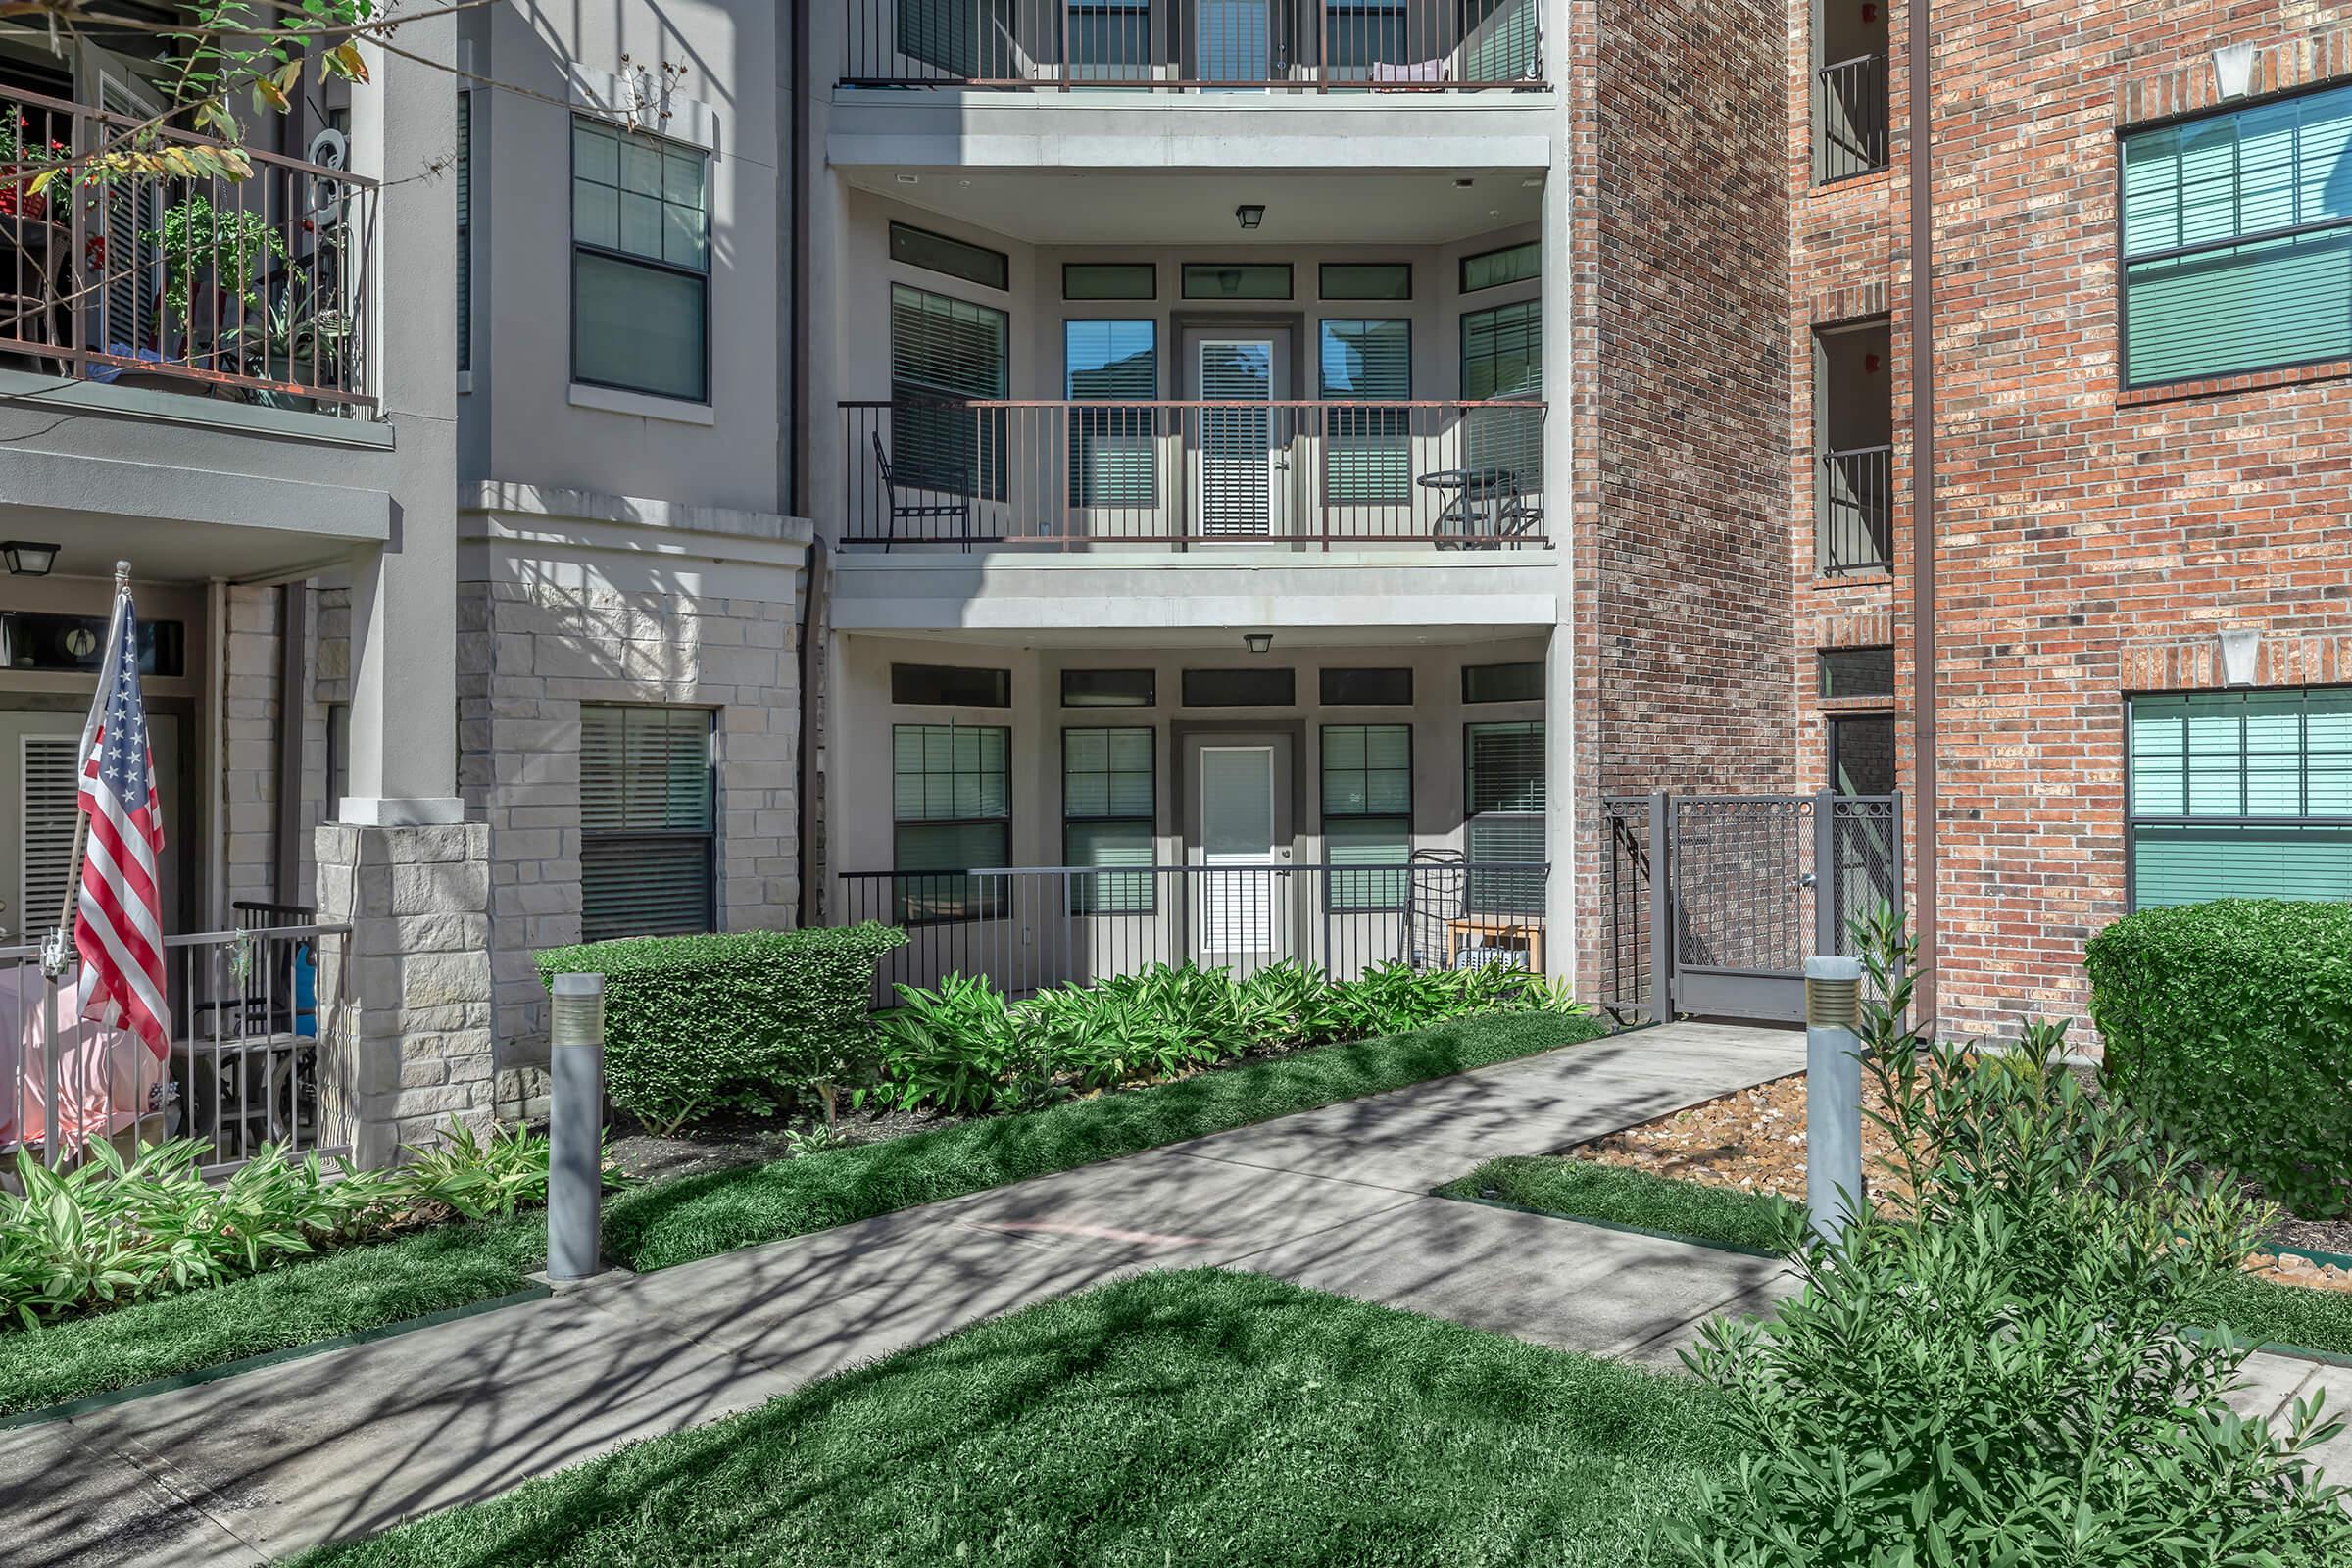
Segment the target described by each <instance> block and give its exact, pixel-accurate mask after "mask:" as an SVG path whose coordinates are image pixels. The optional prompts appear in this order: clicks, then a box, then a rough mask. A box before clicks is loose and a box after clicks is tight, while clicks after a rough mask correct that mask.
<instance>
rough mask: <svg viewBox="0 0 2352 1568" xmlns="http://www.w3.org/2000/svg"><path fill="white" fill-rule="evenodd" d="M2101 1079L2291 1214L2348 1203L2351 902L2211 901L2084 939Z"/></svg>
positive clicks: (2145, 914) (2333, 1211)
mask: <svg viewBox="0 0 2352 1568" xmlns="http://www.w3.org/2000/svg"><path fill="white" fill-rule="evenodd" d="M2083 967H2084V969H2085V970H2086V971H2087V972H2088V974H2089V976H2090V1015H2091V1018H2092V1021H2093V1022H2095V1023H2096V1024H2097V1025H2098V1027H2099V1033H2100V1034H2101V1035H2102V1036H2103V1037H2104V1039H2105V1042H2106V1047H2107V1053H2106V1062H2105V1066H2104V1068H2103V1069H2102V1077H2103V1082H2104V1083H2105V1085H2106V1086H2107V1087H2108V1088H2109V1089H2110V1090H2111V1091H2113V1092H2114V1093H2115V1094H2117V1095H2118V1096H2120V1097H2121V1098H2123V1099H2124V1100H2126V1101H2128V1102H2130V1103H2131V1105H2132V1106H2133V1107H2134V1108H2136V1109H2137V1110H2139V1111H2140V1112H2141V1113H2142V1114H2143V1115H2145V1116H2147V1117H2148V1118H2150V1119H2151V1120H2153V1121H2156V1122H2158V1123H2160V1124H2162V1125H2163V1126H2164V1127H2165V1128H2166V1129H2167V1130H2168V1131H2169V1132H2171V1133H2172V1135H2173V1136H2175V1137H2177V1138H2179V1139H2180V1140H2181V1141H2182V1142H2184V1143H2186V1144H2187V1145H2188V1146H2189V1147H2190V1148H2192V1149H2193V1150H2195V1151H2196V1152H2197V1153H2199V1154H2200V1155H2202V1156H2204V1157H2206V1158H2209V1159H2212V1160H2214V1161H2215V1162H2217V1163H2219V1164H2222V1165H2226V1166H2228V1167H2229V1168H2230V1169H2231V1170H2233V1171H2234V1172H2236V1173H2237V1174H2238V1175H2241V1176H2245V1177H2249V1178H2251V1179H2253V1180H2254V1181H2257V1182H2259V1183H2261V1184H2262V1187H2263V1190H2264V1191H2265V1192H2266V1193H2267V1194H2268V1195H2269V1196H2270V1197H2271V1198H2273V1199H2275V1200H2277V1201H2278V1202H2280V1203H2283V1204H2284V1205H2285V1206H2286V1207H2287V1208H2289V1209H2291V1210H2293V1211H2294V1212H2295V1213H2297V1214H2301V1215H2304V1216H2306V1217H2308V1218H2314V1219H2322V1218H2334V1217H2341V1216H2344V1215H2347V1214H2352V1161H2348V1160H2346V1158H2345V1157H2344V1152H2345V1151H2346V1150H2347V1149H2352V905H2343V904H2297V903H2288V902H2285V901H2283V900H2276V899H2223V900H2219V901H2216V902H2215V903H2212V904H2197V905H2186V906H2182V907H2178V908H2158V909H2142V910H2141V911H2140V912H2139V913H2137V914H2134V915H2131V917H2129V918H2128V919H2123V920H2118V921H2117V922H2115V924H2113V925H2111V926H2109V927H2108V928H2107V929H2106V930H2104V931H2102V932H2100V933H2099V934H2098V935H2097V936H2095V937H2093V938H2091V940H2090V944H2089V947H2088V949H2087V951H2086V952H2085V954H2084V956H2083Z"/></svg>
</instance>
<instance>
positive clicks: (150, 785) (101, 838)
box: [73, 588, 172, 1060]
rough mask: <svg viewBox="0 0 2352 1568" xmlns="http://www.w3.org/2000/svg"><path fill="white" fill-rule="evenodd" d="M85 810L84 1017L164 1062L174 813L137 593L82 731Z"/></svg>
mask: <svg viewBox="0 0 2352 1568" xmlns="http://www.w3.org/2000/svg"><path fill="white" fill-rule="evenodd" d="M81 752H82V759H83V760H82V767H81V796H80V801H79V803H78V804H79V808H80V809H81V811H82V812H83V813H84V814H85V815H87V816H88V817H89V819H90V823H89V851H88V854H87V855H86V856H85V858H83V860H82V862H81V903H80V910H79V913H78V915H77V917H76V918H75V920H74V922H73V946H74V949H75V950H76V952H77V953H78V954H79V955H80V957H81V967H82V998H83V1001H82V1007H81V1015H82V1016H83V1017H84V1018H86V1019H89V1020H91V1021H92V1022H95V1023H98V1024H102V1025H104V1026H106V1027H108V1028H114V1029H127V1030H129V1031H130V1032H131V1033H133V1034H135V1035H137V1036H138V1037H139V1038H140V1039H141V1040H143V1041H145V1042H146V1043H147V1049H148V1050H149V1051H152V1052H154V1053H155V1055H156V1058H157V1059H158V1060H164V1059H168V1058H169V1056H170V1054H171V1049H172V1048H171V1039H172V1021H171V1009H170V1006H169V1005H168V1004H167V1003H166V1002H165V1001H164V926H163V901H162V899H161V897H160V896H159V894H158V892H157V888H156V865H157V863H158V861H159V860H160V859H161V858H162V856H163V853H164V809H163V805H162V803H161V802H160V801H158V800H157V798H156V791H155V754H154V753H153V752H152V751H151V750H150V749H149V747H148V744H147V708H146V705H145V703H144V702H142V701H141V700H140V696H139V617H138V614H137V613H136V612H134V611H133V610H132V609H131V607H130V590H129V589H128V588H124V589H123V590H121V591H120V592H119V593H117V594H116V596H115V619H114V625H113V627H112V629H111V630H110V631H109V632H108V634H107V640H106V663H105V665H104V667H103V668H102V669H101V670H100V671H99V676H98V701H97V702H96V703H95V704H94V705H93V706H92V707H91V709H90V721H89V724H88V725H87V726H86V727H85V728H84V730H83V732H82V748H81Z"/></svg>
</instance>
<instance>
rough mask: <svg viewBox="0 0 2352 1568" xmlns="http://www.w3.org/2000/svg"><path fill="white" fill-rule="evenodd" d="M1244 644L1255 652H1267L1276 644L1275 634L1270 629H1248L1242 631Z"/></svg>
mask: <svg viewBox="0 0 2352 1568" xmlns="http://www.w3.org/2000/svg"><path fill="white" fill-rule="evenodd" d="M1242 646H1243V647H1244V648H1247V649H1249V650H1250V652H1251V653H1253V654H1262V653H1265V652H1266V651H1268V650H1269V649H1271V648H1272V647H1273V646H1274V634H1273V633H1272V632H1270V631H1246V632H1244V633H1242Z"/></svg>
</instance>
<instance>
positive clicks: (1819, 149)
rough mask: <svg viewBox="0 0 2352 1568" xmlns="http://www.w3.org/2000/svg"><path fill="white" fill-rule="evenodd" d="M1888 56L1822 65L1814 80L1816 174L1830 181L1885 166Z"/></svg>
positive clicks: (1816, 178)
mask: <svg viewBox="0 0 2352 1568" xmlns="http://www.w3.org/2000/svg"><path fill="white" fill-rule="evenodd" d="M1886 167H1887V57H1886V56H1885V55H1883V54H1869V55H1856V56H1855V57H1854V58H1853V59H1851V60H1840V61H1838V63H1837V64H1836V65H1829V66H1824V67H1822V68H1821V70H1820V71H1819V72H1818V73H1816V74H1815V76H1814V81H1813V177H1814V179H1815V180H1817V181H1819V182H1821V183H1823V184H1827V183H1829V182H1830V181H1832V180H1838V179H1851V178H1853V177H1854V176H1855V175H1856V174H1867V173H1869V172H1872V171H1873V170H1879V169H1885V168H1886Z"/></svg>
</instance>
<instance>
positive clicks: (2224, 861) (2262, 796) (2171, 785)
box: [2129, 687, 2352, 907]
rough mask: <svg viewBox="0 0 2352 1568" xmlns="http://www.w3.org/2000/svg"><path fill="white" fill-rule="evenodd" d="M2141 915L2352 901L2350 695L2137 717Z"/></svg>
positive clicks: (2216, 699)
mask: <svg viewBox="0 0 2352 1568" xmlns="http://www.w3.org/2000/svg"><path fill="white" fill-rule="evenodd" d="M2129 809H2130V815H2131V896H2132V903H2133V905H2134V906H2135V907H2148V906H2151V905H2160V904H2194V903H2199V902H2202V901H2203V900H2207V899H2219V898H2278V899H2352V688H2344V687H2313V688H2305V689H2286V690H2277V691H2251V692H2242V691H2241V692H2198V693H2191V694H2186V695H2180V696H2165V697H2137V698H2133V699H2132V700H2131V800H2130V805H2129Z"/></svg>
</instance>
